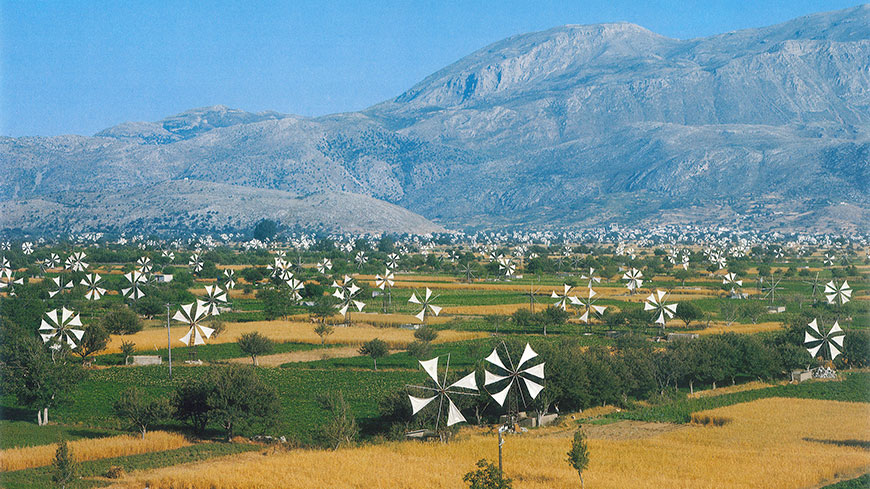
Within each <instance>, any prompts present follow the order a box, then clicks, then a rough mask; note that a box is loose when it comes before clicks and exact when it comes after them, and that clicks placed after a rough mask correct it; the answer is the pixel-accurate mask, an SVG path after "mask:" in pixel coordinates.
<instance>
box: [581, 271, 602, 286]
mask: <svg viewBox="0 0 870 489" xmlns="http://www.w3.org/2000/svg"><path fill="white" fill-rule="evenodd" d="M588 273H589V275H586V274H585V273H584V274H582V275H580V280H586V286H587V287H588V288H590V289H591V288H592V285H593V284H600V283H601V277H599V276H597V275H595V269H594V268H590V269H589V272H588Z"/></svg>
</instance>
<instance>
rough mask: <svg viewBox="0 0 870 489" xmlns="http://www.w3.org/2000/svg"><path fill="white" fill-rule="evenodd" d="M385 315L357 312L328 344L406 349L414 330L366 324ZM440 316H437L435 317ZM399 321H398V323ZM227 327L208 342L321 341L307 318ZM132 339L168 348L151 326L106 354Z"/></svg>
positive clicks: (175, 331) (455, 334)
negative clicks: (254, 338) (256, 336)
mask: <svg viewBox="0 0 870 489" xmlns="http://www.w3.org/2000/svg"><path fill="white" fill-rule="evenodd" d="M382 316H391V317H392V316H397V315H378V314H361V313H355V314H353V316H352V318H353V321H354V324H353V325H352V326H347V327H345V326H339V325H337V326H336V327H335V330H334V333H333V334H332V335H330V336H328V337H327V338H326V343H327V344H330V345H338V344H346V345H361V344H363V343H365V342H366V341H369V340H371V339H374V338H380V339H382V340H384V341H385V342H387V345H389V346H390V348H404V347H405V346H407V345H408V343H411V342H412V341H414V332H413V331H412V330H410V329H399V328H376V327H374V326H371V325H368V324H364V323H363V322H364V321H365V320H366V318H370V319H371V318H377V319H380V318H381V317H382ZM436 319H438V318H436ZM412 320H413V321H414V322H416V319H415V318H414V317H413V316H407V319H406V320H404V321H403V322H411V321H412ZM398 323H399V321H398V320H397V324H398ZM224 326H225V327H226V329H225V330H224V331H223V333H221V335H220V336H219V337H218V338H216V339H212V340H209V341H208V343H211V344H217V343H234V342H235V341H236V340H237V339H238V337H239V336H241V335H243V334H245V333H250V332H254V331H258V332H260V333H262V334H264V335H266V336H267V337H269V338H271V339H272V340H274V341H276V342H279V343H283V342H294V343H310V344H314V345H319V344H320V337H319V336H317V334H316V333H315V332H314V326H315V325H314V323H311V322H308V321H252V322H245V323H234V322H228V323H225V324H224ZM186 332H187V330H186V329H185V328H184V327H183V326H181V325H177V324H174V325H173V328H172V341H173V346H181V343H180V342H179V341H178V339H179V338H181V337H182V336H184V333H186ZM483 336H486V334H484V333H476V332H467V331H450V330H445V331H441V332H439V334H438V340H437V342H439V343H446V342H451V341H462V340H469V339H474V338H480V337H483ZM125 340H126V341H132V342H133V343H135V344H136V349H137V350H139V351H148V350H152V349H155V350H156V349H158V348H165V347H166V329H165V328H149V329H144V330H142V331H140V332H138V333H136V334H132V335H126V336H120V335H112V339H111V340H110V342H109V346H108V348H107V349H106V353H118V352H120V351H121V342H122V341H125Z"/></svg>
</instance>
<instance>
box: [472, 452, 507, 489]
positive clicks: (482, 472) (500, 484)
mask: <svg viewBox="0 0 870 489" xmlns="http://www.w3.org/2000/svg"><path fill="white" fill-rule="evenodd" d="M462 480H463V481H464V482H465V483H466V484H468V488H469V489H510V488H511V487H512V486H511V479H510V478H508V477H502V476H501V474H499V470H498V467H497V466H496V465H494V464H493V463H491V462H488V461H487V460H485V459H480V460H478V461H477V470H472V471H470V472H468V473H466V474H465V475H464V476H462Z"/></svg>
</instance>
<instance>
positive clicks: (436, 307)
mask: <svg viewBox="0 0 870 489" xmlns="http://www.w3.org/2000/svg"><path fill="white" fill-rule="evenodd" d="M429 309H432V314H434V315H436V316H437V315H438V313H439V312H441V306H434V305H432V304H429Z"/></svg>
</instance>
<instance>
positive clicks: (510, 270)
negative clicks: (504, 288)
mask: <svg viewBox="0 0 870 489" xmlns="http://www.w3.org/2000/svg"><path fill="white" fill-rule="evenodd" d="M498 271H499V272H502V273H504V278H505V279H507V278H510V277H513V275H514V273H516V271H517V266H516V264H514V262H513V260H511V258H510V257H509V256H501V257H499V258H498Z"/></svg>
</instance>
